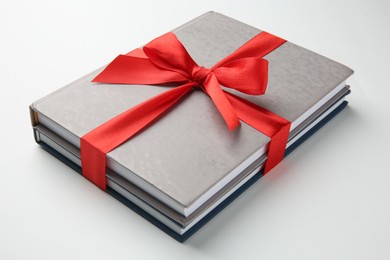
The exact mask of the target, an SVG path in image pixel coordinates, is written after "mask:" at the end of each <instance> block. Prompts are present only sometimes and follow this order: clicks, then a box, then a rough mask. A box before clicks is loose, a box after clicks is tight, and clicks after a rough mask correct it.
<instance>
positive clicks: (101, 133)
mask: <svg viewBox="0 0 390 260" xmlns="http://www.w3.org/2000/svg"><path fill="white" fill-rule="evenodd" d="M285 42H286V41H285V40H283V39H281V38H278V37H276V36H274V35H272V34H269V33H266V32H262V33H260V34H258V35H256V36H255V37H253V38H252V39H251V40H249V41H248V42H246V43H245V44H244V45H242V46H241V47H240V48H238V49H237V50H236V51H234V52H233V53H232V54H230V55H229V56H227V57H226V58H224V59H222V60H221V61H219V62H218V63H217V64H215V65H214V66H213V67H211V68H210V69H208V68H205V67H203V66H199V65H198V64H197V63H196V62H195V61H194V60H193V59H192V58H191V56H190V55H189V54H188V52H187V50H186V49H185V48H184V46H183V45H182V44H181V42H180V41H179V40H178V39H177V38H176V36H175V35H174V34H173V33H167V34H165V35H163V36H160V37H158V38H156V39H154V40H153V41H151V42H150V43H148V44H147V45H145V46H144V47H143V48H142V49H136V50H134V51H132V52H130V53H128V54H127V55H119V56H118V57H117V58H115V59H114V60H113V61H112V62H111V63H110V64H109V65H108V66H107V67H106V68H105V69H104V70H103V71H102V72H101V73H100V74H99V75H98V76H97V77H96V78H95V79H94V80H93V81H94V82H101V83H111V84H142V85H156V84H157V85H165V84H172V83H180V84H181V85H179V86H178V87H174V88H170V89H169V90H167V91H165V92H163V93H161V94H159V95H157V96H155V97H153V98H151V99H149V100H146V101H144V102H143V103H140V104H138V105H137V106H135V107H133V108H130V109H128V110H127V111H125V112H123V113H122V114H119V115H118V116H116V117H114V118H112V119H110V120H109V121H107V122H106V123H104V124H102V125H100V126H98V127H97V128H95V129H93V130H92V131H90V132H89V133H87V134H86V135H84V136H83V137H82V138H81V140H80V150H81V161H82V170H83V175H84V176H85V177H86V178H88V179H89V180H90V181H92V182H93V183H95V184H96V185H97V186H99V187H100V188H101V189H103V190H105V189H106V177H105V169H106V154H107V153H108V152H110V151H111V150H113V149H115V148H116V147H118V146H119V145H121V144H122V143H124V142H126V141H127V140H129V139H130V138H131V137H133V136H134V135H135V134H137V133H138V132H139V131H141V130H142V129H144V128H145V127H147V126H148V125H149V124H151V123H152V122H153V121H155V120H156V119H157V118H158V117H159V116H161V115H162V114H163V113H165V112H166V111H168V110H169V109H170V108H171V107H172V106H174V105H175V104H177V103H178V101H179V100H180V99H182V98H183V97H184V96H185V95H186V94H187V93H189V92H190V91H191V90H192V89H193V88H194V87H195V86H199V87H201V88H202V90H203V91H204V92H205V93H206V94H208V95H209V96H210V98H211V100H212V101H213V103H214V104H215V106H216V108H217V109H218V111H219V113H220V114H221V115H222V117H223V119H224V120H225V122H226V124H227V126H228V128H229V129H230V130H233V129H235V128H236V127H237V126H238V125H239V124H240V120H241V121H244V122H245V123H247V124H248V125H250V126H252V127H253V128H255V129H256V130H258V131H260V132H262V133H263V134H265V135H267V136H268V137H270V138H271V141H270V144H269V148H268V159H267V162H266V164H265V169H264V174H265V173H267V172H268V171H269V170H270V169H272V168H273V167H274V166H275V165H277V164H278V163H279V162H280V161H281V160H282V159H283V155H284V150H285V147H286V144H287V139H288V135H289V129H290V122H289V121H287V120H286V119H284V118H282V117H280V116H278V115H276V114H274V113H272V112H270V111H268V110H266V109H264V108H262V107H260V106H258V105H255V104H253V103H251V102H249V101H247V100H245V99H243V98H241V97H238V96H236V95H234V94H232V93H230V92H226V91H224V90H223V89H222V88H221V85H223V86H224V87H226V88H230V89H234V90H237V91H240V92H243V93H245V94H250V95H260V94H264V93H265V89H266V87H267V79H268V62H267V61H266V60H265V59H263V56H265V55H267V54H268V53H269V52H271V51H273V50H274V49H276V48H278V47H279V46H280V45H282V44H283V43H285Z"/></svg>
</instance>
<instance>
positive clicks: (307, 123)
mask: <svg viewBox="0 0 390 260" xmlns="http://www.w3.org/2000/svg"><path fill="white" fill-rule="evenodd" d="M260 32H261V31H260V30H259V29H256V28H254V27H251V26H249V25H246V24H243V23H241V22H239V21H236V20H234V19H232V18H229V17H227V16H224V15H222V14H218V13H214V12H208V13H206V14H203V15H201V16H200V17H198V18H196V19H194V20H192V21H190V22H188V23H186V24H184V25H182V26H180V27H179V28H177V29H175V30H173V33H174V34H175V35H176V36H177V37H178V39H179V40H180V41H181V42H182V44H183V45H184V46H185V48H186V49H187V51H188V52H189V54H190V55H191V57H192V58H193V59H194V60H195V61H196V62H197V63H198V64H201V65H203V66H205V67H211V66H212V65H214V64H215V63H217V62H218V61H219V60H221V59H223V58H224V57H226V56H227V55H229V54H230V53H232V52H233V51H235V50H236V49H237V48H238V47H240V46H241V45H243V44H244V43H245V42H247V41H248V40H249V39H251V38H253V37H254V36H255V35H257V34H259V33H260ZM264 58H265V59H266V60H268V62H269V72H268V87H267V90H266V94H265V95H261V96H252V95H246V94H242V93H239V92H234V94H236V95H238V96H240V97H242V98H244V99H246V100H248V101H250V102H252V103H254V104H257V105H259V106H261V107H264V108H266V109H268V110H270V111H272V112H273V113H275V114H277V115H279V116H281V117H283V118H285V119H287V120H289V121H290V122H291V129H290V135H289V139H288V143H287V148H286V153H285V155H287V154H288V153H290V152H291V151H292V150H294V149H295V148H296V147H298V146H299V145H300V144H301V143H302V142H303V141H304V140H306V139H307V138H308V137H310V135H312V134H313V133H314V132H315V131H316V130H318V129H319V128H320V127H321V126H323V125H324V124H325V123H326V122H327V121H329V120H330V119H331V118H332V117H333V116H335V115H336V114H337V113H338V112H340V111H341V110H342V109H343V108H344V107H345V106H346V105H347V101H345V100H344V99H345V97H346V96H347V95H348V94H349V93H350V90H349V86H348V85H346V79H347V78H348V77H349V76H350V75H351V74H352V73H353V71H352V70H351V69H349V68H348V67H346V66H344V65H342V64H340V63H337V62H335V61H333V60H330V59H328V58H325V57H323V56H321V55H319V54H317V53H314V52H312V51H309V50H307V49H305V48H302V47H300V46H297V45H295V44H293V43H291V42H286V43H284V44H283V45H281V46H280V47H278V48H277V49H275V50H274V51H272V52H271V53H269V54H267V55H266V56H265V57H264ZM102 70H103V68H101V69H98V70H96V71H93V72H92V73H90V74H88V75H86V76H84V77H83V78H81V79H78V80H76V81H75V82H72V83H70V84H69V85H67V86H65V87H63V88H60V89H59V90H57V91H55V92H53V93H51V94H49V95H48V96H45V97H43V98H42V99H40V100H38V101H36V102H34V103H33V104H32V105H31V106H30V111H31V120H32V125H33V130H34V137H35V140H36V141H37V143H39V144H40V145H41V146H42V147H43V148H45V149H46V150H47V151H49V152H50V153H52V154H53V155H54V156H56V157H57V158H59V159H60V160H62V161H63V162H64V163H66V164H67V165H69V166H70V167H72V168H73V169H75V170H76V171H78V172H81V161H80V138H81V137H82V136H84V135H85V134H86V133H88V132H90V131H91V130H93V129H94V128H96V127H97V126H99V125H101V124H103V123H105V122H106V121H108V120H109V119H111V118H113V117H115V116H116V115H118V114H120V113H121V112H123V111H125V110H127V109H129V108H131V107H134V106H136V105H137V104H139V103H141V102H143V101H145V100H147V99H149V98H152V97H153V96H155V95H158V94H159V93H162V92H164V91H166V90H167V89H166V86H165V87H164V86H149V85H148V86H146V85H142V86H141V85H124V84H96V83H92V82H91V80H92V79H94V78H95V77H96V76H97V75H98V74H99V73H100V72H101V71H102ZM269 141H270V138H269V137H267V136H265V135H264V134H262V133H261V132H259V131H257V130H255V129H254V128H252V127H251V126H249V125H247V124H245V123H243V122H242V123H241V126H240V127H239V128H238V129H236V130H234V131H229V129H228V128H227V127H226V124H225V122H224V120H223V119H222V117H221V115H220V114H219V112H218V110H217V109H216V108H215V105H214V104H213V102H212V101H211V99H210V98H209V97H208V96H207V95H205V93H203V92H202V91H192V92H191V93H190V94H189V95H188V96H187V97H186V98H184V99H183V101H182V102H180V103H179V104H178V105H176V106H175V107H174V108H172V110H170V111H169V113H166V114H165V115H164V116H163V117H161V118H160V119H159V120H158V121H157V122H155V123H154V124H153V125H151V126H150V127H148V128H147V129H145V130H144V131H142V132H141V133H139V134H137V135H136V136H135V137H134V138H132V139H131V140H130V141H128V142H126V143H124V144H122V145H121V146H119V147H118V148H116V149H115V150H113V151H111V152H109V153H108V154H107V170H106V180H107V193H109V194H110V195H112V196H114V197H115V198H117V199H118V200H120V201H121V202H123V203H124V204H125V205H127V206H128V207H130V208H131V209H133V210H134V211H135V212H137V213H139V214H140V215H142V216H143V217H144V218H145V219H147V220H148V221H150V222H151V223H153V224H154V225H156V226H157V227H159V228H160V229H161V230H163V231H165V232H166V233H167V234H169V235H170V236H172V237H173V238H175V239H176V240H178V241H184V240H186V239H187V238H188V237H190V236H191V235H192V234H194V232H196V231H197V230H198V229H199V228H200V227H202V226H204V224H205V223H207V222H208V221H209V220H210V219H211V218H212V217H214V216H215V215H216V214H217V213H218V212H220V211H221V210H222V209H223V208H224V207H225V206H226V205H228V204H229V203H230V202H231V201H233V200H234V198H236V197H237V196H238V195H240V194H241V193H242V192H243V191H244V190H245V189H247V188H248V187H249V186H250V185H252V184H253V183H255V182H256V180H258V179H259V178H260V177H261V176H262V174H263V173H262V168H263V165H264V163H265V161H266V160H267V149H268V146H267V145H268V143H269ZM270 174H272V171H271V172H270Z"/></svg>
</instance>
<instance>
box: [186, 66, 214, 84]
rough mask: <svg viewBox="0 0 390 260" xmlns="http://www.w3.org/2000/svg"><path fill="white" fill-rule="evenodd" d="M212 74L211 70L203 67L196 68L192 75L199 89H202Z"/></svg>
mask: <svg viewBox="0 0 390 260" xmlns="http://www.w3.org/2000/svg"><path fill="white" fill-rule="evenodd" d="M210 72H211V70H210V69H207V68H205V67H203V66H196V67H195V68H194V69H193V70H192V75H191V76H192V80H193V81H194V82H196V83H197V85H198V86H199V87H201V86H202V85H203V84H204V82H205V80H206V77H207V75H209V73H210Z"/></svg>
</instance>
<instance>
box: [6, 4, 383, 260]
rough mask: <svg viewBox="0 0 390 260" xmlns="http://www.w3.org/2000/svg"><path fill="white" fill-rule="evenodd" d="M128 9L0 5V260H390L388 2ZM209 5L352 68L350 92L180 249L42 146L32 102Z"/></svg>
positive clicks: (128, 6)
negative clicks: (342, 106)
mask: <svg viewBox="0 0 390 260" xmlns="http://www.w3.org/2000/svg"><path fill="white" fill-rule="evenodd" d="M78 2H80V3H78ZM130 2H131V1H110V3H109V2H108V1H104V2H103V1H83V2H81V1H74V2H71V1H64V2H62V3H54V1H8V0H5V1H4V0H3V1H2V3H1V5H0V6H1V8H0V37H1V39H0V76H1V94H0V98H1V103H0V106H1V111H2V118H1V119H2V120H1V122H2V127H1V130H0V131H1V133H0V134H1V136H2V137H3V140H2V143H1V150H0V151H1V152H0V153H1V154H0V158H1V159H0V160H1V170H0V182H1V189H0V259H104V258H113V259H125V258H126V259H129V258H131V259H183V258H185V259H237V258H240V259H389V258H390V247H389V244H390V203H389V199H390V188H389V187H390V173H389V172H390V170H389V167H388V154H389V152H388V147H389V145H390V141H389V139H388V136H389V132H390V123H389V116H388V111H389V110H390V105H389V103H390V102H389V101H388V99H389V98H390V95H389V94H390V90H389V81H388V74H389V69H390V51H389V47H388V46H389V44H390V32H389V29H388V25H389V24H390V18H389V15H388V11H389V10H390V4H389V2H386V1H335V0H334V1H317V2H315V1H295V2H294V3H293V2H292V1H279V2H277V1H247V2H246V4H243V3H239V2H242V1H222V0H221V1H199V0H198V1H192V2H190V1H154V2H152V1H137V2H136V3H135V2H134V1H132V3H130ZM208 10H215V11H218V12H221V13H224V14H227V15H229V16H232V17H234V18H236V19H238V20H241V21H244V22H246V23H249V24H251V25H254V26H256V27H259V28H261V29H264V30H266V31H269V32H271V33H274V34H276V35H278V36H281V37H284V38H286V39H288V40H290V41H292V42H294V43H297V44H299V45H302V46H304V47H306V48H308V49H311V50H314V51H317V52H319V53H321V54H323V55H324V56H328V57H330V58H333V59H335V60H337V61H339V62H341V63H344V64H346V65H348V66H350V67H351V68H353V69H354V70H355V75H354V76H353V77H352V78H351V79H350V80H349V81H348V82H349V84H351V86H352V91H353V93H352V95H350V96H349V97H348V100H349V101H350V106H349V108H347V110H345V111H344V112H343V113H342V114H340V115H339V116H337V117H336V118H335V119H334V120H333V121H331V122H330V123H329V124H328V125H327V126H325V127H324V128H323V129H322V130H321V131H320V132H318V133H317V134H316V135H315V136H313V137H312V138H311V139H310V140H309V141H307V142H306V143H305V144H304V145H302V146H301V147H300V148H299V149H298V150H296V151H295V152H294V153H293V154H291V155H290V156H289V157H288V158H287V159H286V160H284V161H283V162H282V163H281V164H280V165H279V166H278V167H277V168H276V169H274V170H273V171H272V172H271V173H270V174H269V175H267V176H265V177H264V178H262V179H261V181H260V182H258V183H257V184H256V185H255V186H253V187H252V188H250V189H249V190H248V191H247V192H246V193H244V194H243V195H242V196H241V197H240V198H238V199H237V200H236V201H235V202H234V203H233V204H231V205H230V206H229V207H228V208H226V209H225V210H224V211H223V212H222V213H220V214H219V215H218V216H217V217H216V218H214V219H213V220H212V221H211V222H209V223H208V224H207V225H206V226H205V227H204V228H203V229H202V230H200V231H199V232H198V233H197V234H195V235H194V236H193V237H192V238H190V239H189V240H188V241H187V242H186V243H185V244H180V243H178V242H176V241H174V240H173V239H171V238H170V237H169V236H167V235H166V234H165V233H163V232H162V231H160V230H159V229H157V228H155V227H154V226H153V225H151V224H150V223H148V222H147V221H146V220H144V219H143V218H141V217H140V216H138V215H137V214H135V213H133V212H132V211H131V210H129V209H127V208H126V207H125V206H123V205H122V204H121V203H119V202H117V201H116V200H115V199H113V198H111V197H110V196H108V195H106V194H105V193H103V192H101V191H100V190H98V189H97V188H95V187H94V186H93V185H91V184H90V183H89V182H88V181H86V180H84V179H83V178H82V177H81V176H79V175H78V174H76V173H75V172H73V171H72V170H71V169H70V168H68V167H67V166H65V165H64V164H62V163H61V162H60V161H57V160H55V159H54V158H53V157H52V156H51V155H50V154H48V153H46V152H45V151H43V150H42V149H40V148H39V147H38V145H36V144H35V143H34V141H33V136H32V130H31V127H30V124H29V115H28V105H29V104H30V103H31V102H32V101H34V100H36V99H38V98H40V97H42V96H44V95H46V94H47V93H50V92H52V91H53V90H54V89H57V88H59V87H61V86H63V85H65V84H67V83H69V82H70V81H73V80H75V79H77V78H79V77H81V76H83V75H84V74H86V73H88V72H89V71H91V70H93V69H95V68H97V67H99V66H101V65H103V64H105V63H106V62H107V61H110V60H111V59H112V58H113V57H115V56H116V55H117V54H118V53H125V52H126V51H129V50H131V49H133V48H135V47H137V46H139V45H141V44H143V43H145V42H148V41H149V40H150V39H153V38H154V37H156V36H158V35H160V34H162V33H164V32H167V31H169V30H171V29H173V28H175V27H177V26H179V25H181V24H182V23H184V22H186V21H187V20H189V19H191V18H193V17H195V16H197V15H199V14H201V13H203V12H205V11H208ZM113 256H114V257H113Z"/></svg>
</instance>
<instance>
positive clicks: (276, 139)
mask: <svg viewBox="0 0 390 260" xmlns="http://www.w3.org/2000/svg"><path fill="white" fill-rule="evenodd" d="M225 94H226V97H227V99H228V100H229V102H230V103H231V104H232V106H233V108H234V110H235V111H236V113H237V115H238V117H239V118H240V119H241V120H242V121H244V122H245V123H247V124H248V125H250V126H252V127H253V128H255V129H256V130H258V131H260V132H262V133H263V134H265V135H266V136H268V137H270V138H271V141H270V143H269V148H268V159H267V161H266V163H265V167H264V173H263V174H266V173H268V172H269V171H270V170H271V169H272V168H274V167H275V166H276V165H277V164H278V163H279V162H281V161H282V160H283V157H284V152H285V150H286V145H287V141H288V135H289V133H290V126H291V123H290V122H289V121H288V120H286V119H284V118H282V117H280V116H278V115H276V114H274V113H272V112H271V111H269V110H267V109H265V108H262V107H260V106H257V105H255V104H253V103H251V102H249V101H247V100H245V99H242V98H240V97H238V96H236V95H233V94H231V93H228V92H225Z"/></svg>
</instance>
